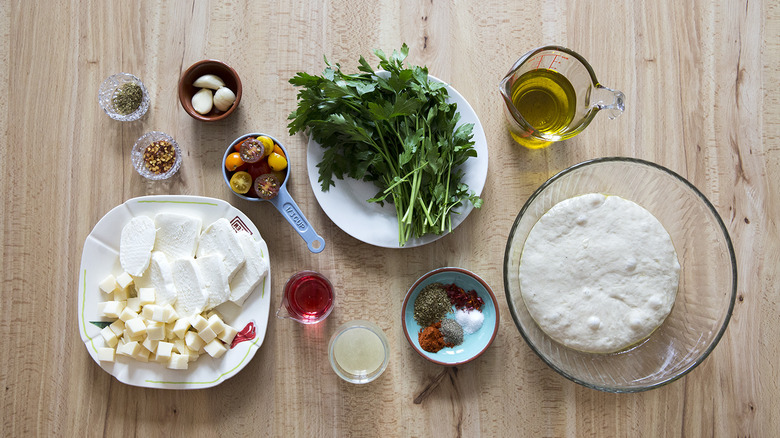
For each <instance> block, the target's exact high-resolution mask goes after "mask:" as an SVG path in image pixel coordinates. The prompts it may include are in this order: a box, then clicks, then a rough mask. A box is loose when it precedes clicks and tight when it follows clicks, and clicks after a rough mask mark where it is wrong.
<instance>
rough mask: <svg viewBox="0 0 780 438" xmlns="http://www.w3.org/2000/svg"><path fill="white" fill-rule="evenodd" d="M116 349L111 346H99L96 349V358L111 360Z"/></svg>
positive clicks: (103, 360)
mask: <svg viewBox="0 0 780 438" xmlns="http://www.w3.org/2000/svg"><path fill="white" fill-rule="evenodd" d="M115 353H116V350H114V349H113V348H107V347H100V348H98V349H97V354H98V360H99V361H101V362H113V361H114V356H115Z"/></svg>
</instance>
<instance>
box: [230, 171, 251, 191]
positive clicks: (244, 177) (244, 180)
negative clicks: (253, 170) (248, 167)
mask: <svg viewBox="0 0 780 438" xmlns="http://www.w3.org/2000/svg"><path fill="white" fill-rule="evenodd" d="M230 188H231V189H233V191H234V192H236V193H238V194H239V195H243V194H245V193H247V192H249V189H250V188H252V175H250V174H249V173H247V172H236V173H234V174H233V176H231V177H230Z"/></svg>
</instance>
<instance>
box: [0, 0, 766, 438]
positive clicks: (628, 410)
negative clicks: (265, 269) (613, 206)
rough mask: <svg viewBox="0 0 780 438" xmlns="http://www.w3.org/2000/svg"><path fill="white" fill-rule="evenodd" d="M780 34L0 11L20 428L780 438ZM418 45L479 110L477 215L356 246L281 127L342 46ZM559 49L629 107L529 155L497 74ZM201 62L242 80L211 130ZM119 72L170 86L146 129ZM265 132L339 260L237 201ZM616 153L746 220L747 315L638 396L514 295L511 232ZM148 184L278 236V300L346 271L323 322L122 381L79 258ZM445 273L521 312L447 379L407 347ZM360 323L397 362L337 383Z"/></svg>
mask: <svg viewBox="0 0 780 438" xmlns="http://www.w3.org/2000/svg"><path fill="white" fill-rule="evenodd" d="M778 35H780V2H778V1H777V0H765V1H723V2H716V3H714V4H713V3H712V2H707V1H703V0H691V1H670V0H660V1H652V2H613V1H603V0H597V1H588V2H578V1H575V0H549V1H541V0H529V1H523V2H515V1H510V0H484V1H472V0H462V1H461V0H459V1H454V2H445V1H433V0H431V1H426V2H414V1H409V2H392V1H380V2H375V1H368V0H354V1H344V0H336V1H332V2H302V1H292V2H289V1H264V2H254V1H249V0H231V1H216V0H208V1H206V0H204V1H192V0H189V1H185V0H176V1H170V2H154V1H142V2H138V4H137V5H136V4H132V5H131V4H129V3H127V2H110V1H101V2H90V1H84V0H81V1H79V0H70V1H68V0H52V1H49V2H45V3H44V2H30V1H18V0H17V1H6V2H0V36H1V37H0V41H2V44H0V61H2V67H0V81H2V83H4V84H6V92H5V94H4V96H5V98H4V99H2V100H0V102H2V108H3V111H0V131H1V132H2V137H0V138H1V140H0V141H2V147H0V163H2V167H3V172H2V176H0V193H2V195H1V196H2V198H3V202H2V205H3V207H2V208H3V211H2V214H0V232H2V251H0V266H2V277H0V285H2V288H1V290H0V328H1V329H2V334H3V336H2V337H0V391H1V393H2V401H0V412H2V426H0V427H2V429H1V430H2V431H3V432H2V435H4V436H28V435H36V436H52V435H59V436H100V435H106V436H117V435H154V436H157V435H192V434H194V435H195V436H209V435H216V434H218V433H221V434H227V435H249V434H253V435H264V436H265V435H269V436H281V435H284V436H478V435H485V436H523V435H525V436H648V437H656V436H724V437H725V436H728V437H732V436H757V437H761V436H773V435H776V433H777V431H778V430H780V415H778V413H780V367H778V366H777V363H776V362H777V358H778V357H780V347H779V346H778V345H779V344H778V342H777V339H780V299H779V298H778V297H780V286H778V285H780V278H779V277H780V276H779V275H778V269H777V266H778V262H780V235H779V233H778V219H777V218H778V217H780V198H778V193H780V134H778V133H780V92H778V86H777V84H778V83H780V39H778ZM403 42H406V43H407V44H409V46H410V57H409V61H410V62H411V63H414V64H420V65H422V64H425V65H427V66H428V67H429V70H430V72H431V74H433V75H435V76H437V77H439V78H441V79H443V80H445V81H447V82H450V83H451V84H453V85H454V86H455V87H456V88H457V89H458V91H460V93H461V94H463V96H464V97H465V98H466V99H467V100H468V101H469V102H470V104H471V105H472V107H473V108H474V110H475V111H476V113H477V114H478V116H479V117H480V120H481V122H482V123H483V125H484V129H485V132H486V135H487V139H488V144H489V151H490V156H489V166H490V172H489V175H488V179H487V184H486V187H485V189H484V192H483V199H484V207H483V209H482V210H481V211H476V212H474V213H472V215H471V216H469V218H468V220H466V221H465V222H464V223H463V224H462V225H461V227H459V228H458V229H457V230H456V232H455V233H453V234H451V235H449V236H447V237H445V238H443V239H441V240H439V241H437V242H435V243H432V244H430V245H427V246H424V247H421V248H413V249H404V250H400V251H399V250H389V249H381V248H374V247H371V246H368V245H366V244H363V243H361V242H359V241H356V240H355V239H353V238H351V237H350V236H349V235H347V234H346V233H344V232H343V231H342V230H340V229H339V228H337V227H336V226H335V225H334V224H333V223H332V222H331V221H330V220H329V219H328V218H327V217H326V216H325V215H324V213H323V211H322V210H321V209H320V207H319V206H318V204H317V202H316V200H315V198H314V196H313V193H312V191H311V189H310V187H309V184H308V180H307V178H306V175H305V157H306V156H305V147H306V139H305V138H304V137H303V136H301V135H298V136H295V137H288V136H287V134H286V132H287V129H286V123H287V121H286V118H287V115H288V114H289V113H290V111H292V110H293V109H294V108H295V102H296V98H295V93H296V91H295V89H294V88H293V87H292V86H291V85H290V84H289V83H288V82H287V80H288V79H289V78H290V77H291V76H292V75H294V74H295V73H296V72H298V71H307V72H310V73H319V72H320V71H321V70H322V68H323V62H322V59H323V55H325V56H327V57H328V60H329V61H331V62H340V63H341V64H342V66H343V67H345V68H348V69H352V68H354V66H355V65H356V61H357V58H358V57H359V56H360V55H364V56H366V58H368V59H369V62H370V63H372V64H376V60H375V59H373V58H372V57H371V51H372V50H373V49H374V48H381V49H383V50H385V51H388V52H389V51H391V50H392V49H393V48H398V47H400V45H401V44H402V43H403ZM553 43H554V44H560V45H565V46H568V47H570V48H572V49H574V50H576V51H578V52H579V53H581V54H582V55H583V56H584V57H585V58H586V59H588V60H589V61H590V62H591V64H592V65H593V67H594V69H595V71H596V73H597V75H598V77H599V79H600V80H601V82H602V83H604V84H605V85H607V86H609V87H614V88H617V89H620V90H622V91H623V92H624V93H625V94H626V101H627V110H626V112H625V114H624V115H623V116H622V117H620V118H619V119H617V120H615V121H610V120H608V119H607V117H605V116H603V115H600V116H598V117H597V118H596V120H595V121H594V122H593V123H592V124H591V126H590V127H589V128H588V129H587V130H586V131H585V132H584V133H583V134H581V135H579V136H578V137H576V138H574V139H571V140H568V141H566V142H564V143H562V144H557V145H554V146H552V147H550V148H548V149H544V150H540V151H528V150H525V149H523V148H520V147H518V146H517V145H515V144H514V143H513V142H512V140H511V138H510V137H509V135H508V133H507V131H506V129H505V126H504V120H503V115H502V109H501V102H500V98H499V95H498V89H497V86H498V82H499V81H500V79H501V78H502V77H503V76H504V74H505V73H506V71H507V70H508V69H509V67H510V66H511V65H512V63H513V62H514V61H515V60H516V59H517V58H518V57H519V56H520V55H522V54H523V53H525V52H526V51H527V50H530V49H531V48H533V47H536V46H540V45H543V44H553ZM204 58H218V59H222V60H224V61H226V62H228V63H229V64H231V65H232V66H233V67H234V68H235V69H236V70H237V71H238V72H239V74H240V75H241V77H242V80H243V84H244V96H243V99H242V101H241V106H240V107H239V108H238V111H236V113H235V114H234V115H233V116H231V117H230V118H229V119H227V120H225V121H222V122H218V123H214V124H203V123H200V122H197V121H195V120H193V119H191V118H190V117H189V116H187V115H186V114H185V113H184V111H183V110H182V109H181V107H180V106H179V103H178V100H177V95H176V84H177V81H178V78H179V75H180V74H181V72H182V71H183V70H184V69H186V68H187V67H188V66H189V65H190V64H192V63H193V62H195V61H198V60H200V59H204ZM120 71H127V72H132V73H134V74H136V75H137V76H139V77H141V78H142V79H143V81H144V82H145V84H146V85H147V87H148V89H149V91H150V93H151V102H152V106H151V108H150V110H149V113H148V114H147V115H146V116H145V117H144V118H143V119H141V120H140V121H138V122H134V123H119V122H115V121H113V120H111V119H109V118H108V117H107V116H106V115H105V114H103V112H102V111H101V110H100V108H99V106H98V105H97V102H96V100H97V99H96V96H97V89H98V86H99V84H100V83H101V81H102V80H103V79H104V78H105V77H107V76H109V75H110V74H113V73H117V72H120ZM149 130H162V131H165V132H168V133H170V134H172V135H173V136H174V137H175V138H176V139H177V141H178V142H179V144H180V145H182V147H183V149H184V151H185V157H184V163H183V166H182V170H181V172H180V173H179V174H178V175H177V176H176V177H174V178H173V179H172V180H171V181H168V182H164V183H148V182H145V181H143V180H142V179H141V178H140V177H139V176H138V175H137V174H136V173H135V171H134V170H133V168H132V165H131V164H130V160H129V152H130V149H131V147H132V144H133V142H134V141H135V139H136V138H138V137H139V136H141V135H142V134H143V133H144V132H146V131H149ZM257 130H260V131H265V132H268V133H272V134H273V135H275V136H277V137H280V138H284V141H285V142H286V143H285V144H286V146H287V149H288V151H289V152H290V157H289V158H290V163H291V165H292V167H293V171H294V172H295V173H294V175H293V179H292V180H291V181H290V184H289V189H290V191H291V192H292V194H293V197H294V198H295V199H296V201H297V202H298V204H299V206H300V208H301V209H302V211H303V212H304V213H305V214H306V216H307V218H308V219H309V220H310V222H311V223H312V225H313V226H314V228H315V229H316V230H317V231H318V232H319V233H320V234H321V235H323V236H324V237H325V239H326V241H327V247H326V249H325V251H324V252H322V253H321V254H318V255H313V254H311V253H309V252H308V250H306V247H305V246H304V245H303V243H302V241H301V240H300V238H299V237H298V235H297V234H296V233H294V232H293V230H292V229H290V228H289V226H287V224H285V223H281V222H280V221H281V217H280V216H279V214H278V213H277V212H276V211H275V210H274V208H273V207H272V206H271V205H268V204H267V203H261V204H260V205H255V204H252V203H249V202H243V201H241V200H238V199H236V198H235V197H232V196H231V195H230V192H229V191H228V189H227V188H226V187H225V186H224V184H222V183H221V171H220V167H219V166H220V164H219V162H220V159H221V156H222V151H223V150H224V147H225V145H226V144H227V143H229V142H230V141H231V140H232V139H233V138H235V137H236V136H238V135H239V134H241V133H244V132H250V131H257ZM614 155H620V156H630V157H637V158H642V159H646V160H650V161H654V162H657V163H659V164H661V165H663V166H666V167H668V168H670V169H672V170H674V171H676V172H678V173H680V174H681V175H683V176H684V177H686V178H687V179H689V180H690V181H691V182H692V183H693V184H694V185H696V186H697V187H698V188H699V189H700V190H701V191H702V192H703V193H704V194H705V195H706V196H707V197H708V198H709V199H710V200H711V201H712V203H713V204H714V205H715V207H716V209H717V210H718V212H719V214H720V215H721V217H722V218H723V220H724V222H725V223H726V225H727V227H728V230H729V232H730V234H731V237H732V240H733V242H734V248H735V252H736V255H737V262H738V270H739V289H738V300H737V303H736V306H735V309H734V313H733V317H732V320H731V323H730V326H729V328H728V330H727V331H726V334H725V336H724V338H723V339H722V341H721V342H720V344H719V345H718V347H717V348H716V349H715V350H714V352H713V353H712V355H711V356H710V357H709V358H708V359H707V360H705V361H704V362H703V363H702V364H701V365H700V366H699V367H698V368H696V369H695V370H694V371H693V372H691V373H690V374H689V375H687V376H686V377H684V378H683V379H681V380H680V381H677V382H674V383H672V384H670V385H667V386H665V387H662V388H659V389H656V390H653V391H649V392H645V393H640V394H632V395H614V394H606V393H601V392H596V391H593V390H589V389H586V388H584V387H581V386H578V385H576V384H574V383H572V382H569V381H568V380H566V379H564V378H563V377H561V376H559V375H558V374H557V373H555V372H554V371H553V370H551V369H550V368H548V367H547V366H546V365H545V364H544V363H543V362H542V361H541V360H540V359H538V358H537V357H536V356H535V355H534V353H533V352H532V351H531V350H530V349H529V348H528V346H527V345H526V344H525V343H524V342H523V340H522V338H521V336H520V334H519V333H518V331H517V329H516V328H515V326H514V324H513V322H512V320H511V317H510V316H509V312H508V309H507V305H506V301H505V299H504V293H503V292H504V291H503V278H502V275H503V274H502V263H503V251H504V246H505V244H506V239H507V236H508V234H509V230H510V228H511V226H512V223H513V221H514V218H515V216H516V214H517V212H518V211H519V210H520V208H521V207H522V204H523V203H524V202H525V200H526V199H527V198H528V196H529V195H530V194H531V193H532V192H533V190H535V189H536V188H537V187H538V186H539V185H540V184H541V183H542V182H543V181H544V180H546V179H547V178H548V177H549V176H551V175H552V174H554V173H556V172H557V171H559V170H562V169H564V168H566V167H568V166H570V165H572V164H575V163H578V162H581V161H583V160H587V159H590V158H595V157H601V156H614ZM148 194H197V195H203V196H212V197H217V198H222V199H226V200H228V201H229V202H231V203H232V204H233V205H235V206H236V207H237V208H239V209H241V210H242V211H244V212H245V213H246V214H247V215H248V216H249V217H250V219H252V220H253V221H254V222H255V223H256V224H257V225H258V227H259V228H260V230H261V232H262V233H263V236H264V238H265V239H266V241H267V243H268V246H269V248H270V249H271V253H272V267H273V275H272V285H273V289H274V290H273V297H272V308H274V309H275V308H276V307H277V306H278V303H279V293H280V291H281V287H282V285H283V284H284V282H285V280H286V279H287V278H288V277H289V276H290V275H291V274H293V273H294V272H296V271H298V270H301V269H315V270H319V271H321V272H324V273H325V274H326V275H328V276H329V278H330V279H331V281H332V282H333V284H334V285H335V286H336V289H337V294H338V305H337V308H336V310H335V311H334V312H333V314H332V315H331V316H330V317H329V318H328V319H327V320H326V322H325V323H323V324H320V325H319V326H317V327H313V328H312V327H306V328H304V327H301V326H299V325H297V324H294V323H292V322H289V321H283V320H277V319H276V318H272V319H271V320H270V325H269V329H268V332H267V335H266V340H265V343H264V345H263V346H262V348H261V349H260V351H259V352H258V354H257V355H256V357H255V358H254V360H252V361H251V363H250V364H249V365H248V366H247V367H246V368H245V369H244V370H243V371H242V372H241V373H239V374H238V375H236V376H235V377H234V378H232V379H230V380H228V381H226V382H225V383H223V384H221V385H219V386H217V387H215V388H212V389H208V390H198V391H165V390H150V389H142V388H135V387H130V386H127V385H124V384H121V383H119V382H118V381H116V380H115V379H113V378H112V377H111V376H109V375H108V374H107V373H105V372H104V371H103V370H101V369H100V368H99V367H98V366H97V365H96V364H95V363H94V362H93V361H92V359H91V358H90V357H89V356H88V354H86V352H85V350H84V346H83V345H82V344H81V341H80V340H79V335H78V328H77V325H76V318H75V316H74V315H75V314H76V295H75V290H76V283H77V280H78V272H77V271H78V266H79V263H80V256H81V250H82V247H83V243H84V239H85V237H86V236H87V234H88V233H89V232H90V230H91V229H92V227H93V226H94V225H95V223H96V222H97V221H98V220H99V219H100V218H101V217H102V216H103V215H104V214H105V213H106V212H108V211H109V210H110V209H111V208H113V207H114V206H116V205H118V204H121V203H122V202H124V201H125V200H127V199H129V198H132V197H136V196H141V195H148ZM443 265H454V266H462V267H465V268H468V269H471V270H473V271H475V272H477V273H478V274H479V275H480V276H482V277H483V278H484V279H485V280H486V281H487V282H488V283H489V284H491V285H492V287H493V289H494V291H495V292H496V293H497V294H498V296H499V302H500V311H501V314H502V320H501V324H500V328H499V333H498V336H497V338H496V340H495V342H494V344H493V346H492V347H491V348H490V349H489V350H488V351H487V352H486V353H485V355H484V356H483V357H482V358H480V359H479V360H477V361H475V362H472V363H470V364H467V365H465V366H461V367H457V368H454V369H448V370H444V371H443V370H442V368H440V367H437V366H434V365H432V364H429V363H427V362H424V361H423V360H422V359H421V358H420V357H418V356H417V355H416V354H415V353H414V352H413V351H412V350H411V348H409V346H408V345H407V343H406V340H405V338H404V336H403V331H402V329H401V326H400V321H399V315H400V309H401V304H402V301H403V297H404V293H405V291H406V289H407V288H408V286H409V285H410V284H411V283H413V282H414V280H415V279H416V278H417V277H419V276H420V275H421V274H423V273H425V272H427V271H428V270H430V269H433V268H436V267H439V266H443ZM356 318H365V319H370V320H372V321H374V322H376V323H377V324H378V325H379V326H380V327H382V328H383V329H384V331H385V332H386V334H387V336H388V339H389V341H390V345H391V359H390V360H391V361H390V366H389V368H388V370H387V372H386V374H384V375H383V376H382V377H381V378H380V379H379V380H377V381H375V382H373V383H372V384H369V385H367V386H354V385H350V384H347V383H345V382H342V381H340V380H339V379H338V378H337V377H336V375H335V374H334V373H333V372H332V371H331V370H330V367H329V365H328V362H327V352H326V349H327V340H328V338H329V336H330V334H331V333H332V332H333V330H334V329H335V327H336V326H337V325H339V324H340V323H341V322H344V321H347V320H351V319H356ZM433 382H437V383H436V384H435V385H434V386H433V387H431V384H432V383H433ZM429 387H430V388H429ZM426 389H429V390H428V391H427V392H426ZM415 400H417V402H415Z"/></svg>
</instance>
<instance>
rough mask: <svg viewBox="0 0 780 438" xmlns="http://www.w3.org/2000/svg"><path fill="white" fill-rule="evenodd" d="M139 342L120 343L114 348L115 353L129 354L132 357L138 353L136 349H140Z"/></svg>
mask: <svg viewBox="0 0 780 438" xmlns="http://www.w3.org/2000/svg"><path fill="white" fill-rule="evenodd" d="M141 349H142V347H141V344H139V343H138V342H135V341H131V342H128V343H126V344H124V345H120V346H118V347H117V348H116V354H121V355H123V356H130V357H133V356H135V355H137V354H138V351H139V350H141Z"/></svg>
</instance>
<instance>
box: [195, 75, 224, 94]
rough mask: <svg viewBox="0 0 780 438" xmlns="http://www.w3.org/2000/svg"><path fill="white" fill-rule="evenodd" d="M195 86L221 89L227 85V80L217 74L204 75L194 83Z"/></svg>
mask: <svg viewBox="0 0 780 438" xmlns="http://www.w3.org/2000/svg"><path fill="white" fill-rule="evenodd" d="M192 86H193V87H197V88H209V89H211V90H219V89H220V88H222V87H224V86H225V82H224V81H223V80H222V79H220V77H219V76H217V75H203V76H201V77H199V78H198V79H197V80H196V81H195V82H193V83H192Z"/></svg>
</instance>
